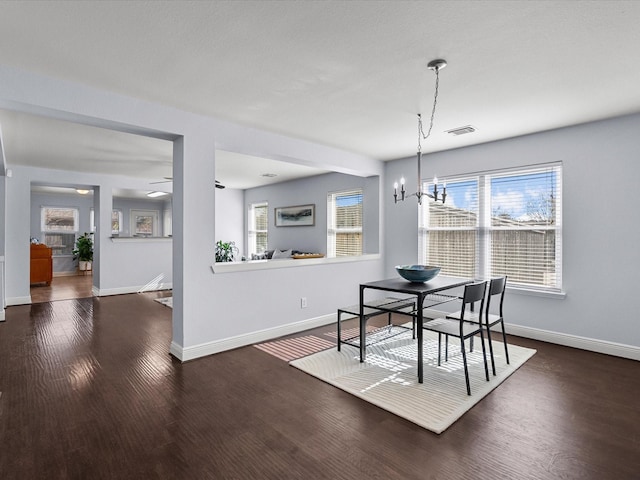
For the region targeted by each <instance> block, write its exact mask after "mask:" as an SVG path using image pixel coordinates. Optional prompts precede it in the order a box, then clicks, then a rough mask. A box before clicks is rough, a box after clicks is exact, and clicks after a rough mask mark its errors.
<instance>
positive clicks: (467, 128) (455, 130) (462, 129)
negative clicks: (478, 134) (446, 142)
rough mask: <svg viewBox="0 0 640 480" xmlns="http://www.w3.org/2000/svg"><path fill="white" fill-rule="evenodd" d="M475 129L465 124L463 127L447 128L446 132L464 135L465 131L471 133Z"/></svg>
mask: <svg viewBox="0 0 640 480" xmlns="http://www.w3.org/2000/svg"><path fill="white" fill-rule="evenodd" d="M475 131H476V128H475V127H472V126H471V125H467V126H465V127H458V128H453V129H451V130H447V133H450V134H451V135H455V136H458V135H464V134H465V133H473V132H475Z"/></svg>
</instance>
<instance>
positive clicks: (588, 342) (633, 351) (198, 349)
mask: <svg viewBox="0 0 640 480" xmlns="http://www.w3.org/2000/svg"><path fill="white" fill-rule="evenodd" d="M439 313H446V312H439ZM335 321H336V316H335V314H329V315H323V316H321V317H316V318H311V319H307V320H302V321H300V322H294V323H290V324H287V325H282V326H279V327H275V328H269V329H266V330H260V331H257V332H251V333H247V334H244V335H238V336H236V337H231V338H225V339H223V340H216V341H214V342H208V343H202V344H200V345H195V346H193V347H187V348H183V347H182V346H181V345H178V344H177V343H175V342H171V346H170V348H169V352H170V353H171V355H173V356H174V357H176V358H177V359H179V360H181V361H183V362H186V361H189V360H195V359H197V358H201V357H206V356H208V355H213V354H215V353H220V352H224V351H226V350H232V349H234V348H239V347H244V346H247V345H253V344H254V343H260V342H264V341H267V340H271V339H273V338H278V337H281V336H283V335H291V334H293V333H298V332H302V331H304V330H308V329H310V328H316V327H321V326H324V325H328V324H330V323H334V322H335ZM505 328H506V331H507V333H508V334H509V335H515V336H518V337H524V338H530V339H532V340H540V341H542V342H547V343H553V344H556V345H563V346H566V347H572V348H579V349H581V350H588V351H590V352H597V353H604V354H607V355H613V356H616V357H621V358H628V359H631V360H640V347H635V346H632V345H624V344H621V343H615V342H607V341H604V340H596V339H593V338H586V337H579V336H577V335H568V334H565V333H558V332H552V331H549V330H541V329H539V328H532V327H524V326H521V325H514V324H505Z"/></svg>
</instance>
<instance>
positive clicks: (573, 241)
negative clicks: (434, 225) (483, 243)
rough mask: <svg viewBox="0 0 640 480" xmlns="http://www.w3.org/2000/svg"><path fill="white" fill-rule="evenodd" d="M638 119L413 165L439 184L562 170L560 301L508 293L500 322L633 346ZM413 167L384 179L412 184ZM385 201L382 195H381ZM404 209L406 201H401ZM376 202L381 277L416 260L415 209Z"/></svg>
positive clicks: (406, 162)
mask: <svg viewBox="0 0 640 480" xmlns="http://www.w3.org/2000/svg"><path fill="white" fill-rule="evenodd" d="M638 131H640V115H630V116H625V117H618V118H613V119H609V120H603V121H599V122H593V123H587V124H583V125H577V126H573V127H567V128H562V129H558V130H552V131H547V132H542V133H537V134H532V135H526V136H522V137H516V138H511V139H507V140H502V141H497V142H491V143H486V144H481V145H476V146H472V147H466V148H460V149H456V150H449V151H444V152H438V153H433V154H428V155H424V156H423V165H422V171H423V172H424V174H425V177H430V176H432V175H434V174H436V175H437V176H438V177H439V178H444V177H447V176H453V175H462V174H466V173H469V172H479V171H490V170H498V169H505V168H513V167H520V166H527V165H533V164H540V163H546V162H562V166H563V174H562V175H563V212H562V216H563V224H562V236H563V238H562V242H563V249H562V276H563V280H562V286H563V290H564V291H565V292H566V297H565V298H564V299H557V298H543V297H537V296H531V295H524V294H516V293H513V292H508V293H507V296H506V299H505V318H506V322H507V323H511V324H514V325H517V326H523V327H528V328H532V329H540V330H543V331H549V332H555V333H558V334H560V335H571V336H575V337H581V338H585V339H596V340H599V341H603V342H611V343H613V344H620V345H623V346H624V345H627V346H632V347H640V328H638V324H637V323H638V322H637V321H636V319H635V317H634V315H633V314H631V313H630V312H635V311H636V305H635V295H636V289H637V284H638V280H637V274H638V271H640V249H638V248H637V239H638V238H639V237H640V223H638V222H637V221H635V219H636V218H637V209H638V205H640V189H639V188H638V179H640V162H638V158H640V137H639V136H638ZM414 167H415V158H409V159H403V160H398V161H393V162H389V163H388V164H387V166H386V172H385V175H386V178H387V179H389V182H390V183H391V184H393V179H394V178H400V176H402V175H404V176H405V178H412V176H411V175H409V172H410V171H412V170H413V169H414ZM388 190H389V192H391V187H389V189H388ZM411 200H414V199H411ZM411 200H409V201H405V202H404V203H398V204H397V205H394V203H393V197H392V195H391V194H389V195H388V196H387V197H386V200H385V210H386V211H385V214H386V226H385V232H386V233H385V240H386V248H385V254H386V255H385V256H386V261H385V271H386V273H387V275H393V274H394V271H393V265H394V264H397V263H409V262H412V261H414V260H417V248H418V247H417V234H418V227H417V225H418V223H417V222H418V217H417V205H416V203H417V202H415V201H411Z"/></svg>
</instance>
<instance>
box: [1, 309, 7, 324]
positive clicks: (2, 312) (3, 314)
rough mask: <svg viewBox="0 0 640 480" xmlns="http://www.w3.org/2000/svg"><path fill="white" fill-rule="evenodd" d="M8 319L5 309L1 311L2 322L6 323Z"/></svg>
mask: <svg viewBox="0 0 640 480" xmlns="http://www.w3.org/2000/svg"><path fill="white" fill-rule="evenodd" d="M6 319H7V318H6V317H5V309H4V308H3V309H1V310H0V322H4V321H5V320H6Z"/></svg>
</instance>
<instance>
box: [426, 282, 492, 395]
mask: <svg viewBox="0 0 640 480" xmlns="http://www.w3.org/2000/svg"><path fill="white" fill-rule="evenodd" d="M486 290H487V282H480V283H474V284H469V285H465V287H464V294H463V296H462V308H461V310H460V312H461V315H460V318H458V319H453V318H436V319H433V320H430V321H427V322H424V324H423V325H422V328H423V329H424V330H429V331H432V332H437V333H438V366H440V364H441V361H440V358H441V352H442V336H443V335H444V336H445V337H446V338H445V341H447V340H446V339H447V338H448V337H456V338H459V339H460V350H461V352H462V362H463V363H464V377H465V381H466V383H467V395H471V385H470V383H469V368H468V366H467V352H466V348H465V343H464V342H465V340H467V339H468V338H473V337H474V336H475V335H478V334H479V335H480V343H481V344H482V357H483V359H484V373H485V377H486V379H487V381H489V366H488V364H487V352H486V350H485V346H484V334H483V330H484V327H483V325H482V316H483V311H484V300H485V293H486ZM477 302H480V309H479V311H478V314H477V315H478V320H477V321H465V320H461V319H462V318H464V317H465V311H467V309H471V306H472V305H474V304H475V303H477ZM447 360H448V355H447Z"/></svg>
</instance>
